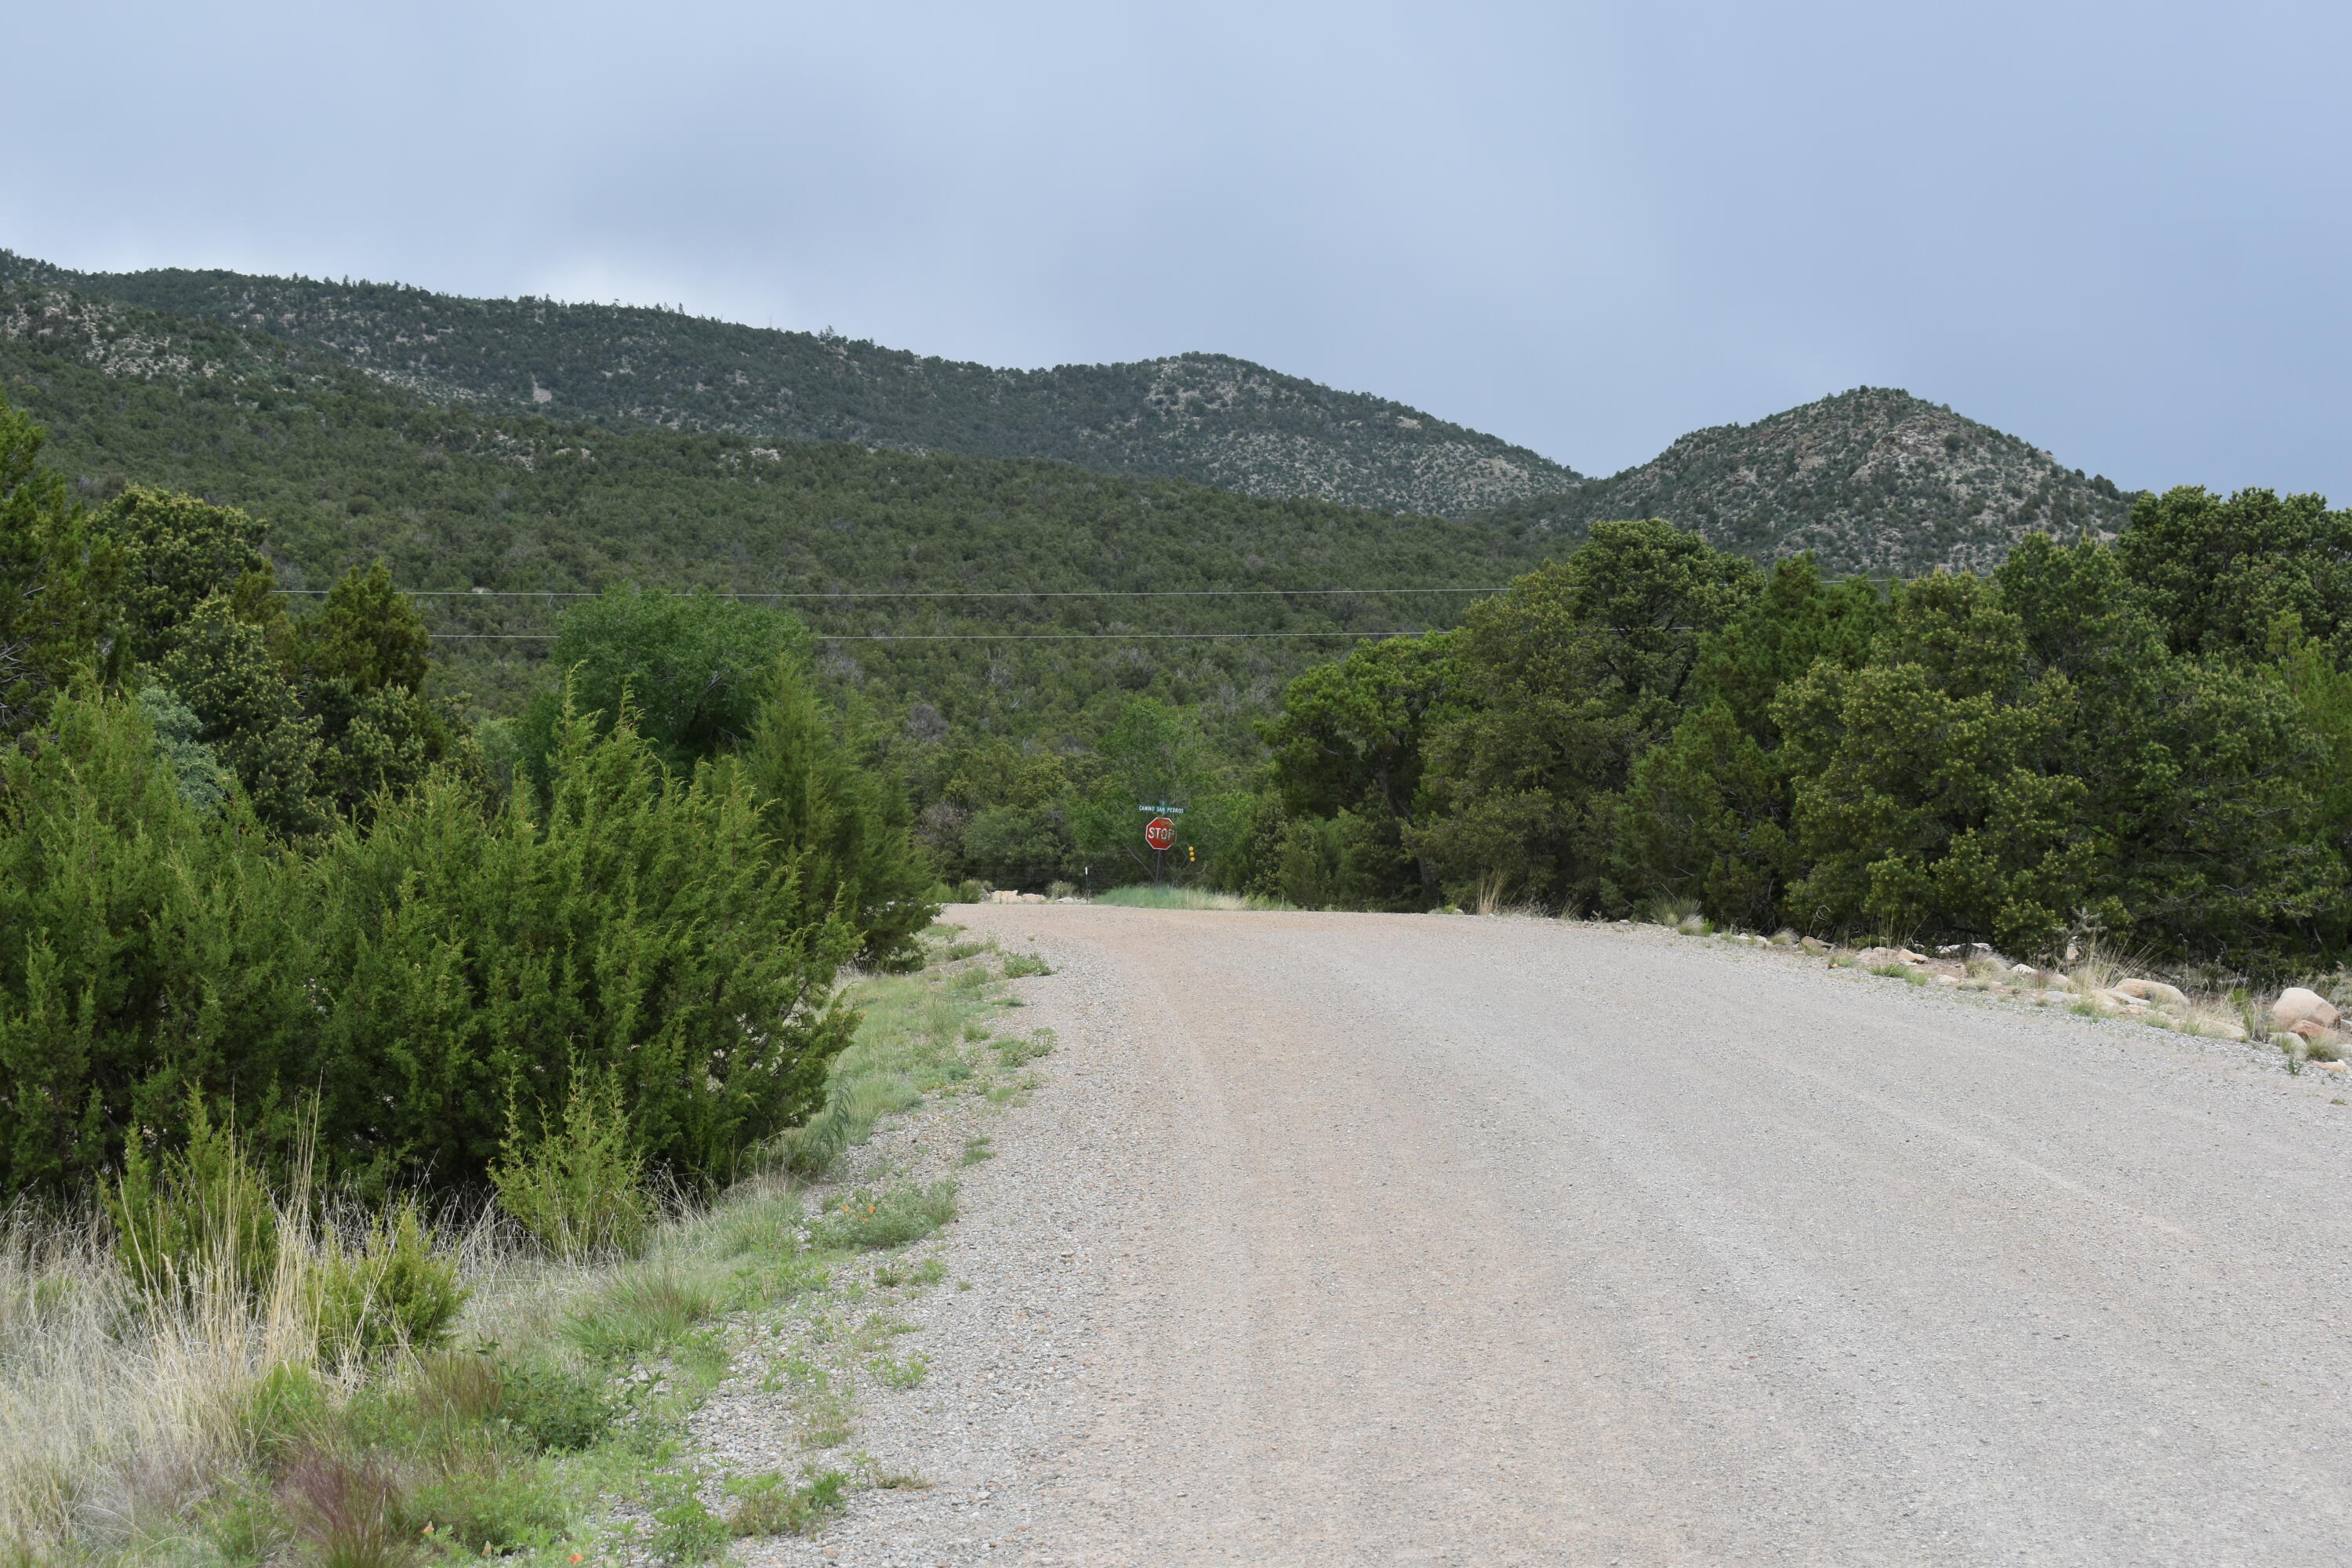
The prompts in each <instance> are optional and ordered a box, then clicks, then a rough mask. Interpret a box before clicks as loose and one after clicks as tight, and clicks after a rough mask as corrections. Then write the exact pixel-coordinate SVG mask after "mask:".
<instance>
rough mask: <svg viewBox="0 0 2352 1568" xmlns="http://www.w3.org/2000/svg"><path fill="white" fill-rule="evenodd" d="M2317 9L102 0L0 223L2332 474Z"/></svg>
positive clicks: (1578, 402)
mask: <svg viewBox="0 0 2352 1568" xmlns="http://www.w3.org/2000/svg"><path fill="white" fill-rule="evenodd" d="M2347 43H2352V14H2347V13H2346V12H2344V11H2343V10H2342V9H2341V8H2340V7H2323V6H2320V5H2284V4H2273V5H2262V4H2235V5H2228V6H2223V5H2162V4H2136V5H2084V4H2073V5H2068V4H2040V5H2024V4H2011V3H1994V4H1979V5H1972V6H1969V7H1915V6H1888V5H1883V4H1877V5H1870V4H1859V3H1855V4H1815V5H1764V6H1759V5H1739V4H1729V3H1720V4H1685V5H1662V4H1646V5H1631V4H1627V5H1581V6H1579V5H1507V4H1485V5H1475V4H1457V5H1445V6H1435V5H1424V6H1402V5H1373V4H1356V5H1265V4H1259V5H1215V4H1210V5H1181V6H1180V5H1153V6H1129V7H1117V6H1108V5H1100V4H1094V5H1075V4H1070V5H1050V4H1032V5H998V6H992V7H976V6H970V5H914V4H895V5H893V4H878V5H877V4H869V5H858V6H840V5H828V6H815V5H748V4H720V3H716V0H700V3H688V4H676V5H670V6H667V7H662V8H649V7H642V6H627V7H624V6H621V5H606V4H583V5H561V6H559V5H509V6H484V5H450V4H425V5H415V4H409V5H396V6H395V5H345V6H341V7H320V6H315V5H301V6H298V5H290V4H262V3H252V4H242V5H238V4H214V5H204V4H196V5H189V4H181V5H152V4H112V5H109V4H86V5H78V6H73V7H49V8H45V9H44V10H43V11H41V12H40V13H38V14H34V15H28V16H23V17H19V18H17V19H16V20H15V21H14V22H13V23H12V53H14V54H15V55H16V57H17V58H16V65H15V66H14V68H12V70H11V88H10V91H9V92H8V93H7V94H6V95H5V99H0V132H5V135H6V137H7V141H8V144H9V145H10V146H11V147H12V149H13V150H14V151H13V155H12V156H11V157H10V159H9V161H8V173H7V174H6V176H5V179H0V244H5V245H8V246H10V247H13V248H16V249H18V250H21V251H25V252H28V253H30V254H33V255H37V256H42V257H45V258H49V259H52V260H56V261H59V262H63V263H66V264H68V265H71V266H79V267H87V268H119V267H130V266H144V265H163V264H182V265H215V266H227V267H236V268H247V269H251V270H259V271H301V272H308V273H311V274H313V275H328V276H342V275H344V274H350V275H352V276H367V277H373V278H379V279H403V280H405V281H409V282H414V283H419V284H424V285H425V286H428V287H432V288H437V289H448V290H452V291H457V292H466V293H489V294H511V293H526V292H527V293H540V292H551V293H556V294H559V295H564V296H569V297H574V298H580V297H593V298H602V299H612V298H622V299H627V300H638V301H645V302H661V301H667V302H670V303H673V304H678V303H682V304H684V305H685V306H687V307H688V309H691V310H697V311H699V312H702V313H706V314H711V315H719V316H726V317H729V318H730V319H733V320H738V321H751V322H754V323H761V324H764V323H767V322H770V321H772V322H773V323H774V324H776V325H778V326H799V327H811V328H814V327H821V326H827V325H831V326H834V327H836V328H838V329H839V330H841V331H845V332H849V333H851V334H853V335H856V336H861V337H870V338H874V339H876V340H877V341H880V342H887V343H890V344H893V345H895V346H900V347H906V348H913V349H917V350H920V351H924V352H928V353H942V354H948V355H951V356H954V357H959V358H970V359H978V360H983V361H987V362H991V363H1004V364H1023V365H1034V364H1046V363H1063V362H1069V361H1095V360H1108V359H1126V358H1135V357H1139V356H1142V355H1146V354H1153V353H1164V352H1169V351H1173V350H1180V349H1192V348H1202V349H1214V350H1219V351H1223V352H1226V353H1236V354H1241V355H1244V356H1246V357H1248V358H1251V359H1255V360H1260V361H1263V362H1265V363H1269V364H1272V365H1275V366H1277V367H1279V368H1281V369H1283V370H1286V371H1290V372H1293V373H1295V374H1303V375H1309V376H1313V377H1315V378H1316V379H1318V380H1321V381H1325V382H1329V383H1332V384H1338V385H1341V386H1346V387H1349V388H1355V389H1361V390H1369V391H1376V392H1380V393H1383V394H1386V395H1391V396H1395V397H1400V398H1402V399H1405V400H1407V401H1409V402H1412V403H1416V404H1419V405H1423V406H1425V407H1427V408H1429V409H1431V410H1433V411H1434V412H1436V413H1438V414H1441V415H1443V416H1446V417H1449V418H1454V419H1459V420H1462V421H1464V422H1465V423H1468V424H1471V425H1475V426H1480V427H1482V428H1486V429H1489V430H1493V431H1495V432H1496V433H1497V434H1500V435H1503V436H1505V437H1509V438H1511V439H1513V440H1517V441H1522V442H1525V443H1527V444H1528V445H1529V446H1532V447H1537V448H1538V449H1539V450H1542V451H1544V452H1547V453H1549V454H1550V455H1552V456H1554V457H1556V458H1559V459H1561V460H1562V461H1565V462H1569V463H1571V464H1573V465H1575V466H1576V467H1578V468H1583V469H1586V470H1587V471H1599V472H1607V471H1610V470H1612V469H1613V468H1619V467H1622V466H1623V465H1626V464H1630V463H1633V462H1637V461H1639V460H1641V459H1643V458H1647V457H1649V456H1650V455H1651V454H1653V453H1654V451H1656V450H1657V448H1659V447H1662V446H1663V445H1664V443H1665V442H1666V441H1668V440H1670V439H1671V438H1673V437H1675V436H1676V435H1678V434H1680V433H1681V432H1683V431H1684V430H1685V429H1688V428H1691V427H1693V426H1699V425H1705V424H1715V423H1721V422H1725V421H1729V420H1745V419H1752V418H1755V417H1758V416H1761V415H1764V414H1767V413H1769V412H1771V411H1773V410H1775V409H1778V408H1781V407H1785V406H1787V405H1790V404H1793V403H1797V402H1801V401H1805V400H1807V399H1810V398H1812V397H1815V396H1819V395H1822V394H1824V393H1828V392H1832V391H1835V390H1839V389H1841V388H1843V387H1846V386H1850V385H1853V384H1862V383H1868V384H1878V385H1900V386H1906V387H1908V388H1909V389H1910V390H1911V391H1913V392H1915V393H1917V394H1919V395H1923V396H1927V397H1931V398H1934V399H1937V400H1938V401H1943V402H1948V403H1950V404H1952V405H1954V406H1956V407H1958V408H1959V409H1961V410H1962V411H1963V412H1966V413H1969V414H1971V415H1974V416H1977V417H1979V418H1982V419H1986V420H1989V421H1990V422H1991V423H1994V424H1996V425H2000V426H2003V427H2005V428H2009V429H2012V430H2014V431H2016V432H2017V433H2019V434H2021V435H2023V436H2026V437H2030V438H2032V439H2033V440H2035V441H2037V442H2039V443H2041V444H2042V445H2044V446H2046V447H2049V448H2050V449H2051V450H2052V451H2053V452H2054V453H2055V454H2056V455H2057V456H2058V457H2059V458H2061V459H2062V460H2063V461H2064V462H2066V463H2068V464H2070V465H2074V466H2079V467H2082V468H2087V469H2095V470H2102V471H2105V472H2106V473H2108V474H2109V475H2111V476H2112V477H2113V478H2115V479H2117V480H2119V481H2121V482H2124V483H2126V484H2147V485H2168V484H2174V483H2185V482H2199V483H2206V484H2211V485H2215V486H2220V487H2231V486H2237V485H2242V484H2269V485H2273V486H2275V487H2278V488H2281V489H2322V490H2327V491H2330V492H2332V493H2336V494H2337V495H2339V496H2342V497H2344V498H2346V499H2347V500H2352V471H2347V469H2352V456H2347V450H2346V443H2345V441H2344V439H2343V436H2342V433H2343V431H2344V430H2345V428H2346V427H2347V414H2352V392H2347V386H2346V376H2345V373H2344V371H2343V369H2342V368H2341V367H2342V366H2343V365H2344V364H2345V363H2347V349H2352V342H2347V338H2352V321H2347V308H2346V291H2345V285H2344V283H2343V281H2342V268H2341V264H2340V262H2339V261H2338V260H2337V258H2338V257H2340V255H2341V254H2342V253H2343V250H2344V247H2345V241H2346V239H2347V234H2346V232H2345V231H2346V228H2347V217H2346V210H2345V200H2344V197H2345V194H2346V191H2345V185H2346V181H2345V164H2346V155H2347V121H2352V107H2347V104H2352V98H2347V94H2345V93H2344V92H2343V91H2342V90H2341V87H2340V75H2341V71H2342V68H2343V66H2344V62H2345V59H2346V58H2347Z"/></svg>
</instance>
